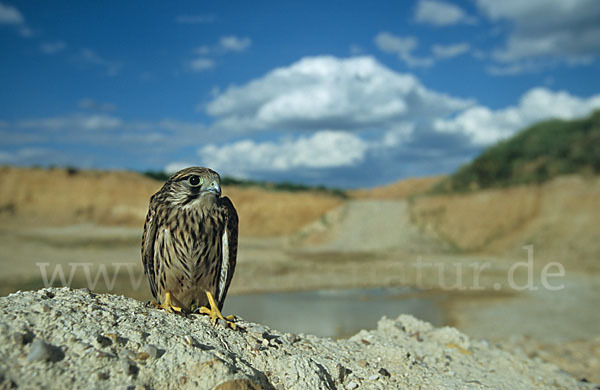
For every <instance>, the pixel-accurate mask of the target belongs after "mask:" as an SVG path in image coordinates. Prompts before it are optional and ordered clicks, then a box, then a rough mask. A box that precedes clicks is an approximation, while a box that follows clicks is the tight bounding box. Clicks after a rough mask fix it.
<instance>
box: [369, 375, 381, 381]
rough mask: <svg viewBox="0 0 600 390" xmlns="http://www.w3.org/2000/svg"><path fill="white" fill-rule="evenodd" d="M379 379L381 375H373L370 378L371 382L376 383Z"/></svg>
mask: <svg viewBox="0 0 600 390" xmlns="http://www.w3.org/2000/svg"><path fill="white" fill-rule="evenodd" d="M377 379H379V375H378V374H374V375H371V376H370V377H369V380H370V381H376V380H377Z"/></svg>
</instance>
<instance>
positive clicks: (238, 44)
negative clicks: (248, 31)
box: [219, 35, 252, 51]
mask: <svg viewBox="0 0 600 390" xmlns="http://www.w3.org/2000/svg"><path fill="white" fill-rule="evenodd" d="M219 45H220V46H221V48H223V50H226V51H244V50H246V49H248V48H249V47H250V45H252V40H251V39H250V38H248V37H236V36H235V35H228V36H225V37H221V39H219Z"/></svg>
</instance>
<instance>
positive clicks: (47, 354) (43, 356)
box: [27, 339, 52, 362]
mask: <svg viewBox="0 0 600 390" xmlns="http://www.w3.org/2000/svg"><path fill="white" fill-rule="evenodd" d="M51 357H52V347H51V346H50V345H49V344H47V343H46V342H44V340H41V339H37V340H35V341H34V342H33V343H32V344H31V350H30V351H29V354H28V355H27V361H28V362H40V361H48V360H50V359H51Z"/></svg>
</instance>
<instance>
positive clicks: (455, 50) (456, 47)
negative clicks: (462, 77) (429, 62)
mask: <svg viewBox="0 0 600 390" xmlns="http://www.w3.org/2000/svg"><path fill="white" fill-rule="evenodd" d="M470 49H471V45H469V44H468V43H465V42H463V43H456V44H453V45H433V46H432V48H431V51H432V52H433V55H434V56H435V57H436V58H452V57H457V56H460V55H462V54H465V53H467V52H468V51H469V50H470Z"/></svg>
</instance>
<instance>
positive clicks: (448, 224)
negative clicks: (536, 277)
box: [411, 176, 600, 265]
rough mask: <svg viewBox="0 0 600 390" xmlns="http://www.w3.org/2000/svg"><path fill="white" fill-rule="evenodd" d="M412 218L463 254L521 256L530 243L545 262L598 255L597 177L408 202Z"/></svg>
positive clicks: (599, 203)
mask: <svg viewBox="0 0 600 390" xmlns="http://www.w3.org/2000/svg"><path fill="white" fill-rule="evenodd" d="M411 218H412V220H413V221H414V223H416V224H418V225H419V226H420V227H421V229H422V230H425V231H434V232H435V233H436V234H438V235H439V236H440V237H441V238H442V239H444V240H445V241H447V242H449V243H450V244H451V245H453V246H454V247H455V248H456V249H458V250H460V251H466V252H484V253H508V254H517V253H521V254H522V247H523V246H524V245H534V248H535V251H536V253H537V254H539V255H542V256H544V257H547V258H548V260H556V261H558V260H561V259H562V260H566V257H571V258H576V259H582V260H587V261H589V262H590V265H594V264H595V263H597V261H596V260H598V258H599V257H600V240H598V237H599V236H600V178H598V177H588V178H585V177H581V176H563V177H559V178H556V179H554V180H552V181H550V182H547V183H544V184H542V185H528V186H520V187H513V188H506V189H496V190H485V191H478V192H474V193H468V194H456V195H438V196H423V197H418V198H415V199H413V200H412V207H411Z"/></svg>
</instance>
